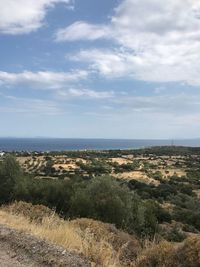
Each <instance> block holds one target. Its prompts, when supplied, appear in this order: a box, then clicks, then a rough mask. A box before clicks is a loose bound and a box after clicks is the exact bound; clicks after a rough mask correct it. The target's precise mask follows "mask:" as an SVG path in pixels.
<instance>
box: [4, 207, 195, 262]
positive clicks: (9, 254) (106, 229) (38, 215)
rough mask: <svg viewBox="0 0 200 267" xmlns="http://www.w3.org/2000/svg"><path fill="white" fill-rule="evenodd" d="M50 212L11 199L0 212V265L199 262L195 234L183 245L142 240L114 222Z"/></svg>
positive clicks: (43, 208)
mask: <svg viewBox="0 0 200 267" xmlns="http://www.w3.org/2000/svg"><path fill="white" fill-rule="evenodd" d="M15 210H17V212H15ZM19 210H21V211H20V212H19ZM49 212H50V211H49V210H48V209H47V208H45V207H42V206H33V205H31V204H27V203H15V204H14V205H11V206H6V207H3V208H2V209H1V210H0V224H1V226H0V247H1V253H0V257H1V264H0V266H2V267H6V266H7V267H11V266H17V267H18V266H19V267H24V266H26V267H28V266H38V267H39V266H74V267H75V266H80V267H82V266H85V267H87V266H105V267H109V266H113V267H126V266H131V267H149V266H152V267H153V266H157V267H174V266H179V267H198V266H199V264H200V254H199V251H200V236H199V235H196V236H193V237H190V238H187V239H186V240H185V241H184V242H182V243H170V242H166V241H161V240H160V241H157V242H155V241H153V242H149V241H148V242H147V241H146V242H145V243H144V242H141V240H138V239H137V238H136V237H135V236H131V235H128V234H127V233H124V232H122V231H119V230H117V229H116V228H115V227H114V226H113V225H109V224H104V223H102V222H98V221H94V220H88V219H79V220H75V221H64V220H62V219H61V218H59V217H58V216H57V215H56V214H54V213H52V214H51V215H49ZM25 214H26V215H25ZM47 214H48V215H47ZM32 215H34V216H35V217H34V219H33V216H32ZM30 216H31V217H30ZM2 224H4V226H3V225H2ZM4 263H5V264H4Z"/></svg>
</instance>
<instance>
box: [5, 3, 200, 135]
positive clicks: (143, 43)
mask: <svg viewBox="0 0 200 267" xmlns="http://www.w3.org/2000/svg"><path fill="white" fill-rule="evenodd" d="M199 62H200V1H199V0H166V1H160V0H101V1H99V0H17V1H16V0H0V137H6V136H15V137H66V138H128V139H166V138H167V139H168V138H169V139H172V138H197V137H200V64H199Z"/></svg>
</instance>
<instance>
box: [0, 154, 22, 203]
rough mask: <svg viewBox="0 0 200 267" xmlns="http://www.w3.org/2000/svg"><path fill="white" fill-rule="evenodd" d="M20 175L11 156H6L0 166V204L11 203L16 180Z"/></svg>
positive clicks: (17, 166) (19, 170)
mask: <svg viewBox="0 0 200 267" xmlns="http://www.w3.org/2000/svg"><path fill="white" fill-rule="evenodd" d="M21 174H22V172H21V169H20V166H19V164H18V162H17V161H16V159H15V158H14V157H13V156H10V155H9V156H7V157H6V158H5V160H4V161H3V162H2V164H1V166H0V189H1V190H0V204H3V203H6V202H9V201H12V200H13V198H14V190H15V185H16V183H17V180H18V179H19V178H20V175H21Z"/></svg>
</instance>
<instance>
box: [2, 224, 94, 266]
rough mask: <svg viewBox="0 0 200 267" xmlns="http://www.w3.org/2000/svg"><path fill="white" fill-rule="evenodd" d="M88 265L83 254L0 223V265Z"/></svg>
mask: <svg viewBox="0 0 200 267" xmlns="http://www.w3.org/2000/svg"><path fill="white" fill-rule="evenodd" d="M64 266H66V267H90V266H91V264H90V263H89V262H88V261H87V260H86V259H84V257H83V256H81V255H78V254H75V253H72V252H68V251H66V250H64V249H63V248H61V247H57V246H54V245H52V244H49V243H47V242H45V241H43V240H40V239H38V238H36V237H34V236H30V235H27V234H24V233H22V232H18V231H16V230H13V229H10V228H8V227H5V226H3V225H0V267H64Z"/></svg>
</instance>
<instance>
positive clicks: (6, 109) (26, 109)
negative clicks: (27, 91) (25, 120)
mask: <svg viewBox="0 0 200 267" xmlns="http://www.w3.org/2000/svg"><path fill="white" fill-rule="evenodd" d="M1 97H3V98H4V99H6V105H1V107H0V112H1V113H23V114H26V115H33V116H34V115H38V114H39V115H41V114H43V115H58V114H61V113H63V111H62V110H61V108H60V107H59V105H58V104H57V103H56V102H54V101H51V100H46V99H30V98H22V97H15V96H9V95H3V94H1Z"/></svg>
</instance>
